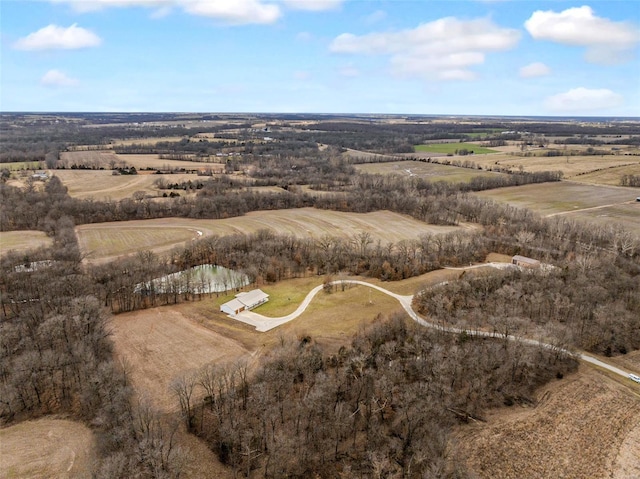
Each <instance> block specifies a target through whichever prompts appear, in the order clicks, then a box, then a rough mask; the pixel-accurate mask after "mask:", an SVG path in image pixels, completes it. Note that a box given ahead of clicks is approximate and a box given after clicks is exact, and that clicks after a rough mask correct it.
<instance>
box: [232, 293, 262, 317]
mask: <svg viewBox="0 0 640 479" xmlns="http://www.w3.org/2000/svg"><path fill="white" fill-rule="evenodd" d="M267 301H269V295H268V294H267V293H265V292H264V291H262V290H261V289H254V290H253V291H249V292H246V293H238V294H236V297H235V299H232V300H231V301H227V302H226V303H224V304H222V305H220V311H221V312H223V313H227V314H229V315H231V316H235V315H236V314H238V313H241V312H242V311H247V310H250V309H253V308H256V307H258V306H260V305H261V304H264V303H266V302H267Z"/></svg>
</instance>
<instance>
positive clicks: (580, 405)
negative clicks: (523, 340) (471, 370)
mask: <svg viewBox="0 0 640 479" xmlns="http://www.w3.org/2000/svg"><path fill="white" fill-rule="evenodd" d="M537 396H538V402H537V404H536V405H535V406H533V407H520V406H512V407H511V408H502V409H499V410H496V411H494V412H491V413H490V414H489V415H488V416H487V419H488V421H487V422H486V423H480V422H476V423H474V424H471V425H465V426H464V427H461V428H460V429H459V430H458V433H459V434H458V438H457V439H458V440H457V443H458V444H459V446H458V447H459V448H460V449H462V451H463V453H464V454H465V455H467V456H468V457H469V460H468V466H470V469H472V470H473V471H474V472H475V473H476V474H477V477H479V478H482V479H484V478H492V479H493V478H497V479H516V478H517V479H534V478H536V479H537V478H540V477H564V478H570V479H590V478H594V477H610V478H614V479H628V478H632V477H640V461H639V460H638V450H640V449H639V448H640V398H639V397H638V395H637V394H634V392H633V390H632V389H631V388H629V387H627V385H625V384H621V383H620V382H618V381H616V380H613V379H610V378H609V377H607V376H606V375H604V374H603V373H601V372H599V371H597V370H595V369H592V368H590V367H589V366H584V365H582V366H580V369H579V372H578V373H577V374H575V375H571V376H570V377H568V378H566V379H563V380H561V381H556V382H552V383H550V384H549V385H547V386H545V387H544V388H543V389H542V390H541V391H539V392H538V394H537Z"/></svg>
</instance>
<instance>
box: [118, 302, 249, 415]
mask: <svg viewBox="0 0 640 479" xmlns="http://www.w3.org/2000/svg"><path fill="white" fill-rule="evenodd" d="M111 327H112V330H113V336H112V337H113V342H114V344H115V350H116V355H117V356H118V357H119V358H121V359H123V360H125V361H126V362H127V363H128V364H129V365H130V377H131V380H132V382H133V385H134V387H135V390H136V394H137V395H139V396H146V397H148V398H149V399H150V400H151V402H152V403H153V405H154V406H155V407H157V408H159V409H161V410H164V411H174V410H179V405H178V400H177V398H176V397H175V396H174V395H173V394H172V392H171V391H170V385H171V381H172V380H173V378H175V377H176V376H178V375H180V374H185V373H190V372H192V371H195V370H197V369H198V368H200V367H201V366H204V365H205V364H208V363H210V362H227V361H229V362H232V361H234V360H237V359H239V358H241V357H243V356H245V355H247V349H245V348H244V347H243V346H242V345H241V344H240V343H238V342H237V341H235V340H233V339H230V338H227V337H225V336H223V335H219V334H216V333H215V332H213V331H210V330H208V329H207V328H205V327H203V326H202V325H200V324H198V323H197V322H196V321H193V320H191V319H189V318H188V317H186V316H185V315H184V314H182V313H181V312H180V309H179V308H178V307H176V308H166V307H165V308H154V309H145V310H142V311H136V312H133V313H125V314H120V315H117V316H114V317H113V318H112V320H111Z"/></svg>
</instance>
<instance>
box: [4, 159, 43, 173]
mask: <svg viewBox="0 0 640 479" xmlns="http://www.w3.org/2000/svg"><path fill="white" fill-rule="evenodd" d="M44 168H45V164H44V161H14V162H12V163H2V164H0V170H4V169H7V170H9V171H21V170H34V171H35V170H42V169H44Z"/></svg>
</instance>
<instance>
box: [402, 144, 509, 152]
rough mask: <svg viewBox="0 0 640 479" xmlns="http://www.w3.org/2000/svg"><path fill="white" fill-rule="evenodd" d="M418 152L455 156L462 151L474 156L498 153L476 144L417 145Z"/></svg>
mask: <svg viewBox="0 0 640 479" xmlns="http://www.w3.org/2000/svg"><path fill="white" fill-rule="evenodd" d="M414 148H415V150H416V151H425V152H428V153H445V154H452V155H455V154H456V152H459V151H460V150H467V151H469V152H471V151H473V153H474V154H477V155H482V154H485V153H498V151H497V150H491V149H489V148H485V147H483V146H480V145H476V144H474V143H431V144H428V145H416V146H415V147H414Z"/></svg>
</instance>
